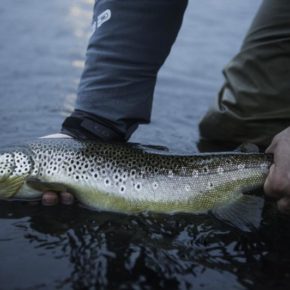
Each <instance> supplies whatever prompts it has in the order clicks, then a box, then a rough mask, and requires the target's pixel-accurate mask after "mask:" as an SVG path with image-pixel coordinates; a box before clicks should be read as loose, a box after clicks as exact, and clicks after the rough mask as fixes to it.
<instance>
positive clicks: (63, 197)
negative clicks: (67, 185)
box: [41, 191, 74, 206]
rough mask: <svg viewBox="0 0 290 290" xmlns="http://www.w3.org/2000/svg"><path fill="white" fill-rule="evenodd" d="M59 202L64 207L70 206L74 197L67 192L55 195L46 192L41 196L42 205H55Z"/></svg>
mask: <svg viewBox="0 0 290 290" xmlns="http://www.w3.org/2000/svg"><path fill="white" fill-rule="evenodd" d="M59 202H61V203H62V204H65V205H71V204H73V203H74V196H73V195H72V194H71V193H69V192H61V193H56V192H53V191H46V192H44V193H43V195H42V200H41V203H42V204H43V205H47V206H50V205H56V204H58V203H59Z"/></svg>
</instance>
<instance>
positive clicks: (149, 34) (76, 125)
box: [62, 0, 187, 141]
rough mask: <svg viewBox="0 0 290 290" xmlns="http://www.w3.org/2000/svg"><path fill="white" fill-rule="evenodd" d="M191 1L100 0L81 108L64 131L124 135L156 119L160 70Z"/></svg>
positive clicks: (78, 104)
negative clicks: (154, 101)
mask: <svg viewBox="0 0 290 290" xmlns="http://www.w3.org/2000/svg"><path fill="white" fill-rule="evenodd" d="M186 5H187V0H125V1H124V0H96V3H95V7H94V19H93V20H94V26H95V31H94V33H93V35H92V37H91V39H90V41H89V46H88V49H87V55H86V64H85V69H84V72H83V75H82V77H81V81H80V85H79V90H78V97H77V102H76V106H75V112H73V114H72V115H71V116H70V117H68V118H67V119H66V120H65V122H64V124H63V130H62V131H63V132H65V133H68V134H70V135H73V136H74V137H77V138H81V139H86V138H101V139H103V140H107V141H108V140H120V141H122V140H123V141H124V140H127V139H128V138H129V137H130V135H131V134H132V132H133V131H134V130H135V129H136V128H137V127H138V124H141V123H148V122H149V121H150V115H151V106H152V98H153V92H154V86H155V82H156V76H157V73H158V70H159V68H160V67H161V65H162V64H163V62H164V61H165V59H166V57H167V56H168V54H169V52H170V49H171V46H172V44H173V43H174V41H175V39H176V36H177V33H178V31H179V28H180V26H181V23H182V18H183V14H184V10H185V8H186Z"/></svg>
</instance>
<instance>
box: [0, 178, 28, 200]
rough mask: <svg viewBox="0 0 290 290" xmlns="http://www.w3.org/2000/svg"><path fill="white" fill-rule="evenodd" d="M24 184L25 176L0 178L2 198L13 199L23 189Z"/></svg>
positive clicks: (0, 194)
mask: <svg viewBox="0 0 290 290" xmlns="http://www.w3.org/2000/svg"><path fill="white" fill-rule="evenodd" d="M23 183H24V177H23V176H14V177H9V178H8V177H7V176H6V177H5V176H4V177H1V178H0V198H4V199H6V198H11V197H13V196H14V195H15V194H16V193H17V191H18V190H19V189H20V188H21V186H22V185H23Z"/></svg>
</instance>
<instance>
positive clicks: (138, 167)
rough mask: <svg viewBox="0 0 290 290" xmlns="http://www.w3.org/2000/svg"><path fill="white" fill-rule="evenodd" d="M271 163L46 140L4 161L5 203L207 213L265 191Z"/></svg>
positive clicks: (263, 158) (0, 172)
mask: <svg viewBox="0 0 290 290" xmlns="http://www.w3.org/2000/svg"><path fill="white" fill-rule="evenodd" d="M271 164H272V156H271V155H267V154H252V153H251V154H246V153H218V154H200V155H193V156H178V155H169V154H165V153H163V154H157V153H155V152H154V153H152V152H150V150H149V151H146V150H142V149H140V148H138V146H136V145H130V144H116V143H112V144H110V143H109V144H107V143H101V142H87V141H86V142H80V141H76V140H73V139H43V140H39V141H35V142H32V143H30V144H27V145H25V146H23V147H19V148H15V149H13V148H12V149H9V150H6V151H5V150H4V151H3V150H2V153H1V154H0V198H2V199H3V198H4V199H5V198H25V199H29V198H36V197H40V196H41V194H42V191H43V190H67V191H69V192H72V193H73V194H74V195H75V196H76V198H77V199H78V200H79V201H80V202H82V203H83V204H84V205H87V206H89V207H93V208H98V209H106V210H113V211H120V212H138V211H146V210H149V211H157V212H205V211H208V210H210V209H212V208H215V207H218V206H223V205H224V204H226V203H228V202H231V201H233V200H235V199H237V198H238V197H240V195H241V192H242V191H245V190H250V189H253V188H256V187H259V186H262V185H263V183H264V181H265V178H266V176H267V173H268V170H269V167H270V165H271Z"/></svg>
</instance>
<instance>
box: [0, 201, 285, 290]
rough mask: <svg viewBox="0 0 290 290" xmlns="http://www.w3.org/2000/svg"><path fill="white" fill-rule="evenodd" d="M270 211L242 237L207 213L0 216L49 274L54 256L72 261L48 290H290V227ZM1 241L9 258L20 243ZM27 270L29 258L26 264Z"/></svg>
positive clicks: (0, 268)
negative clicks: (255, 229) (289, 285)
mask: <svg viewBox="0 0 290 290" xmlns="http://www.w3.org/2000/svg"><path fill="white" fill-rule="evenodd" d="M268 214H269V215H270V216H269V220H268V222H267V211H266V214H265V221H264V224H263V226H262V227H261V229H260V230H259V231H258V232H255V233H251V234H242V233H241V232H235V231H234V230H233V229H231V228H225V226H224V225H222V224H220V223H219V222H218V221H216V220H214V219H213V218H210V217H208V216H204V215H199V216H198V215H190V214H178V215H172V216H168V215H159V214H143V215H133V216H129V215H122V214H112V213H106V212H92V211H89V210H86V209H82V208H78V207H77V206H75V207H71V208H70V207H62V206H59V207H56V208H47V209H43V207H41V206H29V205H23V204H11V203H1V204H0V218H1V219H3V220H6V219H8V220H10V219H12V220H13V221H14V223H13V227H14V230H17V231H18V232H20V234H19V236H20V237H21V238H20V241H19V244H24V243H25V242H24V241H23V240H26V242H27V241H28V243H29V251H30V255H31V260H32V261H37V263H38V264H40V265H42V264H44V266H45V267H44V268H45V269H47V270H46V271H54V270H53V269H51V268H50V266H51V264H52V261H51V258H52V259H53V260H54V262H53V265H54V264H56V263H57V262H58V261H63V260H66V261H67V263H68V266H67V269H66V270H65V271H60V272H58V273H55V277H54V279H52V280H50V281H46V282H44V283H43V285H42V286H41V287H43V288H45V289H46V288H47V289H49V288H50V289H52V288H56V289H66V287H68V288H70V289H95V287H96V289H160V288H162V289H203V288H205V289H220V287H226V288H227V289H245V288H247V289H262V288H263V289H273V288H272V287H273V286H275V287H276V286H279V287H282V286H283V287H286V286H287V283H288V282H289V277H290V276H289V275H290V268H289V265H290V252H289V249H288V246H289V245H288V244H289V240H290V239H289V238H290V237H289V235H290V225H289V223H287V221H286V220H285V218H284V217H282V216H279V215H277V213H276V214H273V212H272V210H269V211H268ZM274 217H275V220H273V218H274ZM12 239H13V238H12ZM21 239H22V240H21ZM0 242H1V244H2V246H3V245H4V248H8V250H9V251H8V252H5V253H2V254H1V258H2V259H3V260H4V261H5V259H6V258H7V256H8V255H9V254H10V253H11V252H12V251H13V249H12V248H13V243H12V245H11V246H9V245H8V246H7V245H5V244H9V243H10V242H11V241H10V240H9V237H7V238H6V239H5V236H3V234H1V236H0ZM35 256H36V257H35ZM48 257H50V259H48ZM46 264H47V265H46ZM25 265H26V266H28V265H30V261H24V266H25ZM35 266H36V265H35ZM30 267H32V268H33V267H34V265H30ZM33 271H34V273H35V275H36V276H35V279H33V278H30V279H31V280H30V285H36V283H34V282H35V281H34V280H37V275H38V268H37V267H35V268H33ZM6 272H7V270H6V269H5V265H3V263H1V265H0V273H1V274H0V275H1V281H2V282H3V283H4V284H3V285H5V283H7V280H6V278H5V276H4V275H3V274H4V273H6ZM40 275H43V274H42V273H40ZM18 279H19V280H20V281H21V280H23V281H25V279H26V277H23V276H22V275H21V273H18ZM41 287H40V289H41ZM281 289H282V288H281ZM284 289H286V288H284Z"/></svg>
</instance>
